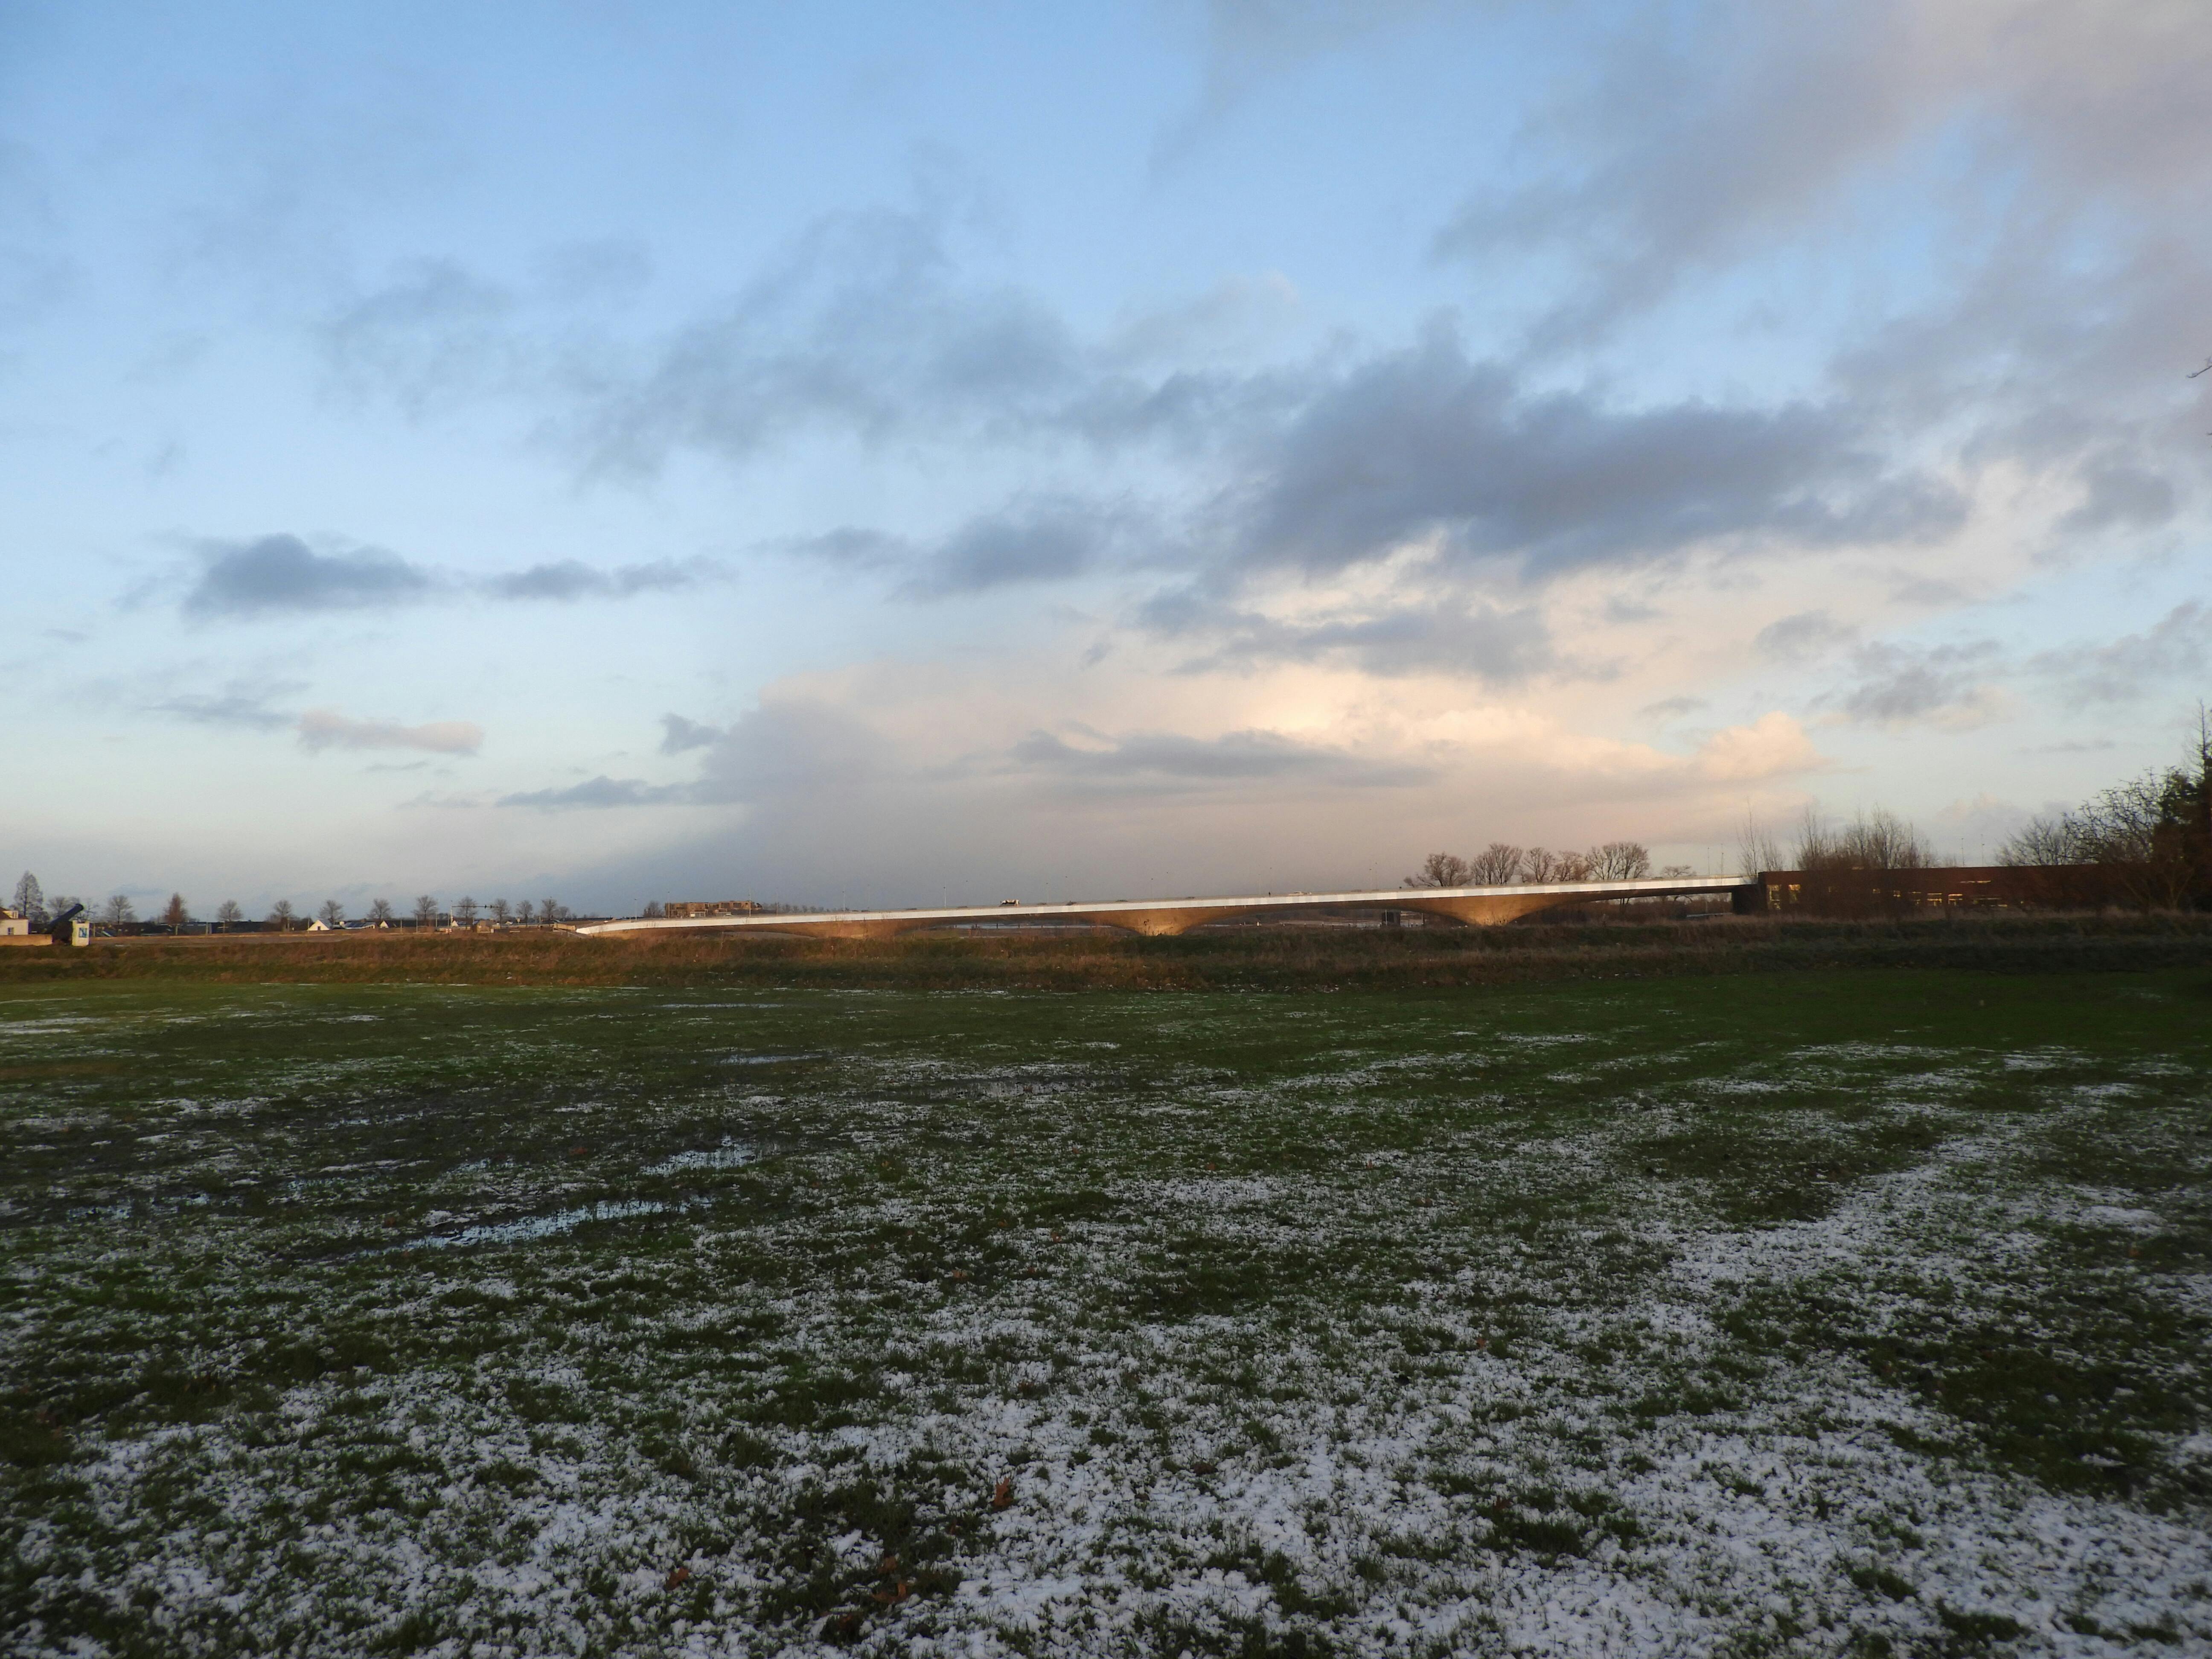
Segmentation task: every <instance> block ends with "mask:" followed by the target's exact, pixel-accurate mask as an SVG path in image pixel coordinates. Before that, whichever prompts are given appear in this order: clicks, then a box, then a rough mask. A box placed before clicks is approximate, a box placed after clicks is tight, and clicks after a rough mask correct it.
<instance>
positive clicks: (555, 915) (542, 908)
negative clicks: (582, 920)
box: [538, 899, 568, 927]
mask: <svg viewBox="0 0 2212 1659" xmlns="http://www.w3.org/2000/svg"><path fill="white" fill-rule="evenodd" d="M538 915H540V916H541V917H543V918H544V921H545V922H546V924H547V925H548V926H549V927H550V925H551V924H552V923H554V922H556V921H560V920H561V918H562V917H563V916H565V915H568V912H567V911H566V910H563V909H562V908H561V907H560V906H559V905H557V904H556V903H555V902H553V901H552V900H551V899H540V900H539V901H538Z"/></svg>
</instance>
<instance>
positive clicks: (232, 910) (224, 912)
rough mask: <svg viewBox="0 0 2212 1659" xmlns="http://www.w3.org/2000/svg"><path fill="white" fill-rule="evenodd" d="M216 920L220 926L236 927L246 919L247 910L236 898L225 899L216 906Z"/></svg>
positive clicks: (217, 925)
mask: <svg viewBox="0 0 2212 1659" xmlns="http://www.w3.org/2000/svg"><path fill="white" fill-rule="evenodd" d="M215 920H216V927H237V926H238V924H239V923H240V922H241V921H245V920H246V912H245V911H244V910H242V909H240V908H239V903H238V901H237V900H236V899H225V900H224V901H223V902H222V903H220V904H218V905H216V907H215Z"/></svg>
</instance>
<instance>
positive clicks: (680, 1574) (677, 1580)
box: [665, 1567, 691, 1589]
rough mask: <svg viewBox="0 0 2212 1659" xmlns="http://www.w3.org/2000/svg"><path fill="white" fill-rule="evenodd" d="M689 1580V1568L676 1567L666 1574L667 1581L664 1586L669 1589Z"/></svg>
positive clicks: (678, 1586)
mask: <svg viewBox="0 0 2212 1659" xmlns="http://www.w3.org/2000/svg"><path fill="white" fill-rule="evenodd" d="M690 1582H691V1569H690V1568H689V1567H678V1568H677V1569H676V1571H673V1572H671V1573H670V1574H669V1575H668V1583H667V1585H666V1586H665V1588H667V1589H680V1588H681V1587H682V1586H684V1585H685V1584H688V1583H690Z"/></svg>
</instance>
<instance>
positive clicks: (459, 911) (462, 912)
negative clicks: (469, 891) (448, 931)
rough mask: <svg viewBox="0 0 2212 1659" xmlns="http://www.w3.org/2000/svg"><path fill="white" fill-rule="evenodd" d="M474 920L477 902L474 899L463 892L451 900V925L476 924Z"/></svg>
mask: <svg viewBox="0 0 2212 1659" xmlns="http://www.w3.org/2000/svg"><path fill="white" fill-rule="evenodd" d="M476 921H477V902H476V901H475V900H474V899H472V898H471V897H469V896H467V895H466V894H463V895H462V896H460V897H459V898H457V899H455V900H454V901H453V925H454V926H455V927H475V926H476Z"/></svg>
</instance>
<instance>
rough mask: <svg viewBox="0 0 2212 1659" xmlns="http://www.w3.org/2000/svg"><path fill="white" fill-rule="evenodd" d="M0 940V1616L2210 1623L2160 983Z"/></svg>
mask: <svg viewBox="0 0 2212 1659" xmlns="http://www.w3.org/2000/svg"><path fill="white" fill-rule="evenodd" d="M1169 943H1176V942H1169ZM279 948H286V947H279ZM1361 948H1364V947H1361ZM21 954H24V955H26V956H28V955H34V954H35V955H44V954H45V953H21ZM75 954H76V956H77V957H88V956H89V954H90V953H85V952H78V953H75ZM113 954H115V955H120V954H122V953H119V952H118V953H113ZM805 959H808V960H818V961H829V962H832V963H834V962H836V960H838V958H837V957H836V956H835V955H834V953H832V954H829V955H819V956H817V957H811V958H805ZM883 959H884V960H889V959H890V958H883ZM1136 959H1138V960H1146V959H1150V958H1147V957H1144V956H1142V955H1141V954H1140V955H1139V957H1137V958H1136ZM1178 959H1179V958H1176V957H1173V956H1171V955H1161V956H1159V957H1158V960H1161V961H1167V962H1173V961H1176V960H1178ZM1181 959H1183V960H1190V959H1199V958H1197V957H1190V956H1186V957H1184V958H1181ZM142 960H152V958H150V957H149V958H143V959H142ZM80 971H81V970H80V969H78V968H76V967H70V968H68V969H66V973H67V974H68V975H77V974H78V973H79V972H80ZM7 972H8V975H9V982H8V983H7V984H6V985H5V987H0V1131H4V1134H5V1148H4V1152H5V1157H4V1163H0V1227H4V1234H3V1235H0V1236H4V1238H5V1249H6V1264H5V1267H6V1277H5V1280H4V1284H5V1291H4V1297H5V1303H4V1308H0V1315H4V1325H0V1332H4V1335H0V1373H4V1374H0V1386H3V1387H4V1390H5V1393H4V1412H3V1413H0V1449H4V1452H5V1455H6V1463H5V1475H6V1482H7V1484H6V1487H5V1492H6V1496H5V1499H4V1505H0V1525H4V1531H5V1534H6V1537H5V1542H6V1546H7V1551H6V1557H5V1560H4V1562H0V1572H4V1574H5V1575H6V1577H5V1578H4V1581H0V1583H4V1593H0V1620H4V1624H0V1644H4V1645H5V1647H6V1648H7V1650H9V1651H11V1652H15V1653H22V1654H33V1655H43V1654H56V1655H59V1654H73V1655H75V1654H82V1655H90V1654H100V1653H106V1654H117V1655H122V1654H131V1655H142V1654H143V1655H155V1654H159V1655H202V1654H210V1655H211V1654H246V1653H256V1654H258V1653H284V1654H325V1653H327V1654H340V1653H345V1654H352V1653H361V1652H387V1653H416V1652H431V1653H439V1654H444V1655H453V1656H459V1655H463V1654H474V1655H483V1656H489V1655H538V1654H616V1653H624V1654H629V1653H637V1654H658V1653H671V1654H674V1653H690V1652H705V1653H722V1652H743V1653H764V1652H770V1651H793V1650H797V1651H805V1650H809V1649H811V1648H813V1647H816V1646H817V1645H818V1646H819V1647H820V1648H821V1649H823V1650H860V1651H866V1652H876V1653H885V1654H888V1653H893V1652H896V1653H963V1654H964V1653H999V1652H1018V1653H1033V1654H1048V1653H1069V1654H1092V1653H1099V1654H1115V1653H1160V1654H1165V1655H1170V1656H1172V1655H1177V1654H1182V1653H1185V1652H1188V1653H1189V1654H1191V1655H1193V1656H1201V1655H1208V1654H1229V1655H1245V1654H1254V1655H1256V1654H1308V1655H1319V1654H1325V1653H1338V1654H1350V1653H1390V1654H1397V1653H1407V1654H1429V1653H1435V1654H1443V1653H1458V1652H1475V1653H1504V1652H1531V1653H1541V1654H1553V1653H1561V1654H1573V1653H1601V1652H1605V1653H1668V1654H1674V1653H1684V1654H1688V1653H1698V1654H1707V1653H1710V1654H1754V1653H1853V1654H1877V1653H1885V1652H1888V1653H1899V1654H1904V1653H1916V1654H1917V1653H1928V1654H1975V1653H1982V1652H2033V1653H2045V1652H2051V1653H2081V1654H2103V1653H2118V1652H2126V1651H2139V1652H2145V1653H2164V1652H2180V1651H2185V1650H2191V1649H2194V1650H2199V1651H2202V1650H2204V1649H2205V1648H2206V1646H2207V1644H2212V1530H2208V1527H2207V1524H2206V1523H2207V1520H2208V1515H2212V1374H2208V1365H2212V1350H2208V1346H2207V1339H2208V1336H2212V1188H2208V1184H2207V1174H2208V1170H2212V971H2208V970H2206V969H2203V968H2198V967H2180V968H2168V969H2161V970H2158V971H2153V972H2143V973H2131V974H2120V973H2097V974H2086V973H2085V974H2067V973H2045V974H2040V975H2022V974H1998V973H1978V972H1969V971H1964V970H1956V969H1953V970H1930V971H1911V970H1897V969H1891V970H1887V971H1881V972H1876V971H1851V970H1847V969H1827V970H1822V971H1813V970H1808V971H1802V972H1796V973H1748V974H1747V973H1739V974H1732V975H1731V974H1716V975H1683V976H1675V977H1654V978H1643V979H1638V978H1629V979H1593V980H1589V981H1583V982H1574V983H1562V984H1541V983H1535V984H1524V985H1518V986H1509V987H1493V988H1489V989H1474V990H1470V989H1466V988H1430V989H1423V988H1419V987H1403V988H1396V989H1370V990H1355V991H1345V992H1341V993H1339V994H1328V993H1327V992H1325V991H1322V990H1311V991H1302V992H1294V993H1285V994H1264V995H1262V994H1231V993H1223V992H1201V991H1193V992H1160V993H1153V994H1121V993H1115V992H1091V993H1090V994H1084V995H1071V994H1051V993H1044V992H1034V991H1011V990H995V991H994V990H978V989H969V990H958V991H950V990H948V991H927V990H914V989H903V990H902V989H836V988H819V987H808V988H791V987H785V988H781V989H774V988H765V987H746V986H743V985H722V984H715V983H712V982H708V983H705V984H703V985H702V984H695V985H692V986H690V987H688V988H686V987H650V986H629V987H623V986H584V987H573V988H563V987H558V986H546V985H535V986H532V985H528V984H520V983H518V984H517V985H515V986H514V987H511V988H510V987H504V986H501V985H498V984H493V985H489V986H487V985H482V984H479V985H469V986H465V985H442V986H441V985H428V984H389V985H382V984H331V985H309V984H290V985H257V984H221V983H195V982H189V981H187V979H186V978H185V977H184V976H183V970H181V969H179V970H177V972H176V973H174V974H173V975H171V976H170V978H169V979H168V980H149V979H147V978H144V977H134V978H124V979H114V980H106V979H100V978H96V977H54V976H52V970H51V969H42V968H40V967H39V966H38V965H37V964H18V963H9V964H8V969H7ZM41 973H46V974H47V975H48V977H47V978H46V979H45V980H43V981H41V980H40V978H39V977H38V975H40V974H41ZM1336 973H1337V977H1339V978H1346V977H1351V975H1347V974H1346V973H1345V972H1343V971H1342V970H1341V969H1338V970H1336ZM473 976H474V977H478V978H486V977H490V973H489V972H480V973H478V974H477V975H473ZM1539 977H1541V975H1539Z"/></svg>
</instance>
